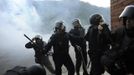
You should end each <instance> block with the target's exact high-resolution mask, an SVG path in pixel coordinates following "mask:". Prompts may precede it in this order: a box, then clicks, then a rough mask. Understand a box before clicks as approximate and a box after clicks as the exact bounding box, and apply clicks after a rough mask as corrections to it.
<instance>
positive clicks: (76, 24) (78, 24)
mask: <svg viewBox="0 0 134 75" xmlns="http://www.w3.org/2000/svg"><path fill="white" fill-rule="evenodd" d="M72 25H73V26H74V27H81V24H80V20H79V19H74V20H73V22H72Z"/></svg>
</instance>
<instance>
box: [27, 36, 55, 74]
mask: <svg viewBox="0 0 134 75" xmlns="http://www.w3.org/2000/svg"><path fill="white" fill-rule="evenodd" d="M45 45H46V42H45V41H43V40H42V37H41V36H40V35H36V36H35V37H34V38H33V39H32V40H31V42H28V43H27V44H26V45H25V47H26V48H33V49H34V51H35V62H36V63H38V64H40V65H41V66H45V67H46V68H47V69H48V70H49V71H50V72H51V73H53V74H54V73H55V71H54V68H53V66H52V64H51V62H50V60H49V56H47V55H45V54H44V48H45Z"/></svg>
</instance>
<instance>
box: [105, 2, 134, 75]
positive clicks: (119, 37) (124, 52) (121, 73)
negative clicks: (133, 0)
mask: <svg viewBox="0 0 134 75" xmlns="http://www.w3.org/2000/svg"><path fill="white" fill-rule="evenodd" d="M119 18H120V19H121V20H122V22H123V26H122V27H120V28H119V29H117V30H116V31H115V33H113V39H114V40H113V41H114V43H113V45H112V46H113V47H112V51H111V52H108V53H107V54H106V55H105V56H103V58H102V59H103V60H102V61H105V60H107V61H106V62H103V64H104V65H105V66H107V68H108V72H109V73H110V74H111V75H126V74H129V73H132V74H134V64H133V63H134V61H133V59H134V5H128V6H126V7H125V9H124V10H123V11H122V13H121V14H120V16H119Z"/></svg>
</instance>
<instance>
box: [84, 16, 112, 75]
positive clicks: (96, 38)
mask: <svg viewBox="0 0 134 75" xmlns="http://www.w3.org/2000/svg"><path fill="white" fill-rule="evenodd" d="M90 24H91V26H90V27H89V29H88V32H87V34H86V36H85V38H86V40H87V41H88V46H89V51H88V54H89V58H90V61H91V71H90V75H101V74H103V73H104V67H103V66H102V65H101V56H102V55H103V54H104V52H105V51H106V50H109V48H110V46H109V45H110V37H111V33H110V30H109V28H108V25H107V24H106V23H104V19H103V17H102V16H101V15H100V14H94V15H92V16H91V18H90Z"/></svg>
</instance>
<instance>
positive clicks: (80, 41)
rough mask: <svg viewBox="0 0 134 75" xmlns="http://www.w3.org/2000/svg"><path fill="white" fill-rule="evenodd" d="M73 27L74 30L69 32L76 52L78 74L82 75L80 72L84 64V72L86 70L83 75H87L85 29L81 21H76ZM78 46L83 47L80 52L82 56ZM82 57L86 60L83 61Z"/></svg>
mask: <svg viewBox="0 0 134 75" xmlns="http://www.w3.org/2000/svg"><path fill="white" fill-rule="evenodd" d="M72 25H73V27H74V28H73V29H71V30H70V31H69V35H70V40H71V44H72V46H73V47H74V50H75V57H76V68H75V69H76V74H77V75H80V74H79V71H80V67H81V65H82V63H83V70H84V72H83V75H87V74H86V71H85V70H86V69H87V68H86V66H87V52H86V40H85V39H84V37H85V29H84V28H83V27H82V26H81V24H80V20H79V19H75V20H74V21H73V23H72ZM77 46H79V47H81V50H80V51H81V52H82V55H81V53H80V51H79V50H78V48H77ZM82 56H83V57H84V60H82V59H83V58H82Z"/></svg>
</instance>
